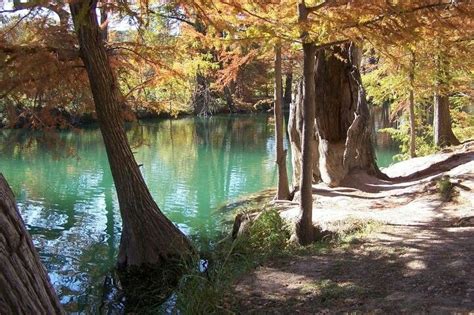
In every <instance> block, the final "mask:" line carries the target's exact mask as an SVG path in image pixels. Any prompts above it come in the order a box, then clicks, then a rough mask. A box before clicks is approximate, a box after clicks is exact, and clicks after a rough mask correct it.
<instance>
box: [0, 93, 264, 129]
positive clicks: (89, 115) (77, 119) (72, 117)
mask: <svg viewBox="0 0 474 315" xmlns="http://www.w3.org/2000/svg"><path fill="white" fill-rule="evenodd" d="M272 108H273V103H272V102H271V100H261V101H259V102H257V103H255V104H254V105H249V104H247V105H241V106H236V107H235V108H234V111H233V112H231V111H229V109H228V108H221V109H219V110H217V111H215V112H213V113H212V115H226V114H252V113H265V112H269V111H272ZM193 116H199V115H196V114H194V113H193V112H192V110H189V111H183V110H182V111H176V112H168V111H157V110H154V109H150V108H146V107H139V106H137V107H136V108H133V109H128V108H127V109H125V110H124V111H123V117H124V121H125V122H133V121H149V120H156V119H179V118H184V117H193ZM94 125H97V116H96V114H95V112H85V113H75V112H71V111H68V110H66V109H63V108H49V107H40V108H29V107H24V108H23V107H17V108H12V109H9V110H8V111H5V112H4V113H3V112H0V129H20V128H25V129H58V130H64V129H72V128H87V127H90V126H94Z"/></svg>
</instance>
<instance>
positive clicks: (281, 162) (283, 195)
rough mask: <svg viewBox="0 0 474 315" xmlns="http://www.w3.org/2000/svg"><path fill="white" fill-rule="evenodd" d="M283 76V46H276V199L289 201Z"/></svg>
mask: <svg viewBox="0 0 474 315" xmlns="http://www.w3.org/2000/svg"><path fill="white" fill-rule="evenodd" d="M282 96H283V94H282V74H281V45H280V44H277V45H275V106H274V115H275V140H276V164H277V166H278V190H277V195H276V199H278V200H288V199H289V198H290V188H289V187H288V173H287V170H286V150H284V148H283V130H284V119H283V113H282V103H283V102H282Z"/></svg>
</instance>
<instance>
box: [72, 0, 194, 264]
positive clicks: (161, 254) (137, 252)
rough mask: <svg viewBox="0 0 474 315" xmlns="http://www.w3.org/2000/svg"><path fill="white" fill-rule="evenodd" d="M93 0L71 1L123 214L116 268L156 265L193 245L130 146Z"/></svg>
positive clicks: (179, 255)
mask: <svg viewBox="0 0 474 315" xmlns="http://www.w3.org/2000/svg"><path fill="white" fill-rule="evenodd" d="M96 4H97V2H96V1H89V0H80V1H79V0H78V1H73V2H71V3H70V8H71V14H72V16H73V21H74V27H75V30H76V33H77V37H78V40H79V46H80V52H81V58H82V60H83V62H84V65H85V67H86V70H87V73H88V76H89V81H90V86H91V90H92V95H93V98H94V103H95V107H96V112H97V118H98V122H99V126H100V130H101V133H102V137H103V139H104V144H105V148H106V151H107V157H108V159H109V165H110V169H111V171H112V176H113V179H114V183H115V188H116V190H117V196H118V200H119V206H120V214H121V216H122V236H121V240H120V249H119V256H118V266H119V268H127V267H131V266H144V265H160V264H164V263H166V262H168V261H170V260H174V259H181V258H183V257H188V255H189V254H190V253H191V252H192V247H191V245H190V243H189V241H188V239H187V238H186V237H185V236H184V234H183V233H182V232H181V231H180V230H179V229H178V228H177V227H176V226H175V225H174V224H173V223H172V222H171V221H169V220H168V219H167V218H166V217H165V216H164V215H163V213H162V212H161V211H160V209H159V208H158V205H157V204H156V203H155V201H154V200H153V198H152V196H151V194H150V192H149V190H148V187H147V186H146V183H145V181H144V179H143V176H142V174H141V172H140V170H139V167H138V165H137V163H136V161H135V157H134V156H133V153H132V151H131V149H130V145H129V143H128V140H127V137H126V134H125V130H124V128H123V117H122V114H121V111H120V103H121V95H120V91H119V88H118V83H117V81H116V78H115V75H114V73H113V71H112V68H111V66H110V64H109V60H108V58H107V54H106V50H105V48H104V45H103V41H102V39H101V33H100V29H99V27H98V23H97V16H96Z"/></svg>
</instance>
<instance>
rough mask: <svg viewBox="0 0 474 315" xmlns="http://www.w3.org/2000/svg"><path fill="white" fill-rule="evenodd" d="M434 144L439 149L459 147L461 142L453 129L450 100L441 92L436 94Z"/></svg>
mask: <svg viewBox="0 0 474 315" xmlns="http://www.w3.org/2000/svg"><path fill="white" fill-rule="evenodd" d="M433 132H434V144H435V145H437V146H439V147H446V146H450V145H458V144H459V143H460V142H459V140H458V139H457V138H456V136H455V135H454V133H453V130H452V129H451V115H450V113H449V98H448V96H447V95H441V94H440V92H439V91H436V92H435V94H434V119H433Z"/></svg>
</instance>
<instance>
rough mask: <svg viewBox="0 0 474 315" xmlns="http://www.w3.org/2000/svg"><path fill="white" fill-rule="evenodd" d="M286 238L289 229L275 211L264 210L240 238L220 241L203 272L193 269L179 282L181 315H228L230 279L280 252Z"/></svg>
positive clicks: (178, 301) (178, 304) (178, 302)
mask: <svg viewBox="0 0 474 315" xmlns="http://www.w3.org/2000/svg"><path fill="white" fill-rule="evenodd" d="M288 239H289V229H288V228H287V227H286V225H285V223H284V221H283V220H282V219H281V217H280V215H279V214H278V212H277V211H276V210H266V211H264V212H263V213H262V214H261V215H260V216H259V217H258V218H257V219H256V220H255V221H254V222H253V224H252V225H251V226H250V228H249V230H248V231H247V232H246V233H244V234H243V235H242V236H241V237H239V238H237V239H236V240H231V239H227V240H225V241H223V242H221V243H220V244H219V246H218V247H217V248H216V249H215V251H214V252H212V253H210V254H209V255H210V257H208V260H207V262H206V263H207V264H208V266H207V268H206V269H205V270H204V271H202V270H199V269H198V268H194V269H192V270H190V271H189V273H188V274H187V275H185V276H184V277H183V278H182V279H181V281H180V283H179V285H178V289H177V291H176V293H177V303H176V308H177V309H178V310H179V312H181V313H182V314H213V313H226V312H228V311H226V310H228V309H230V308H231V307H230V305H226V303H227V302H226V301H228V300H229V299H227V297H228V296H227V295H228V294H229V293H230V289H231V285H232V284H233V282H234V280H235V279H236V278H237V277H238V276H239V275H242V274H244V273H245V272H248V271H249V270H251V269H252V268H255V267H256V266H258V265H259V264H261V263H262V262H263V261H265V260H266V259H268V258H269V257H271V256H273V255H278V253H280V252H282V251H283V250H284V248H285V247H286V246H287V243H288Z"/></svg>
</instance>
